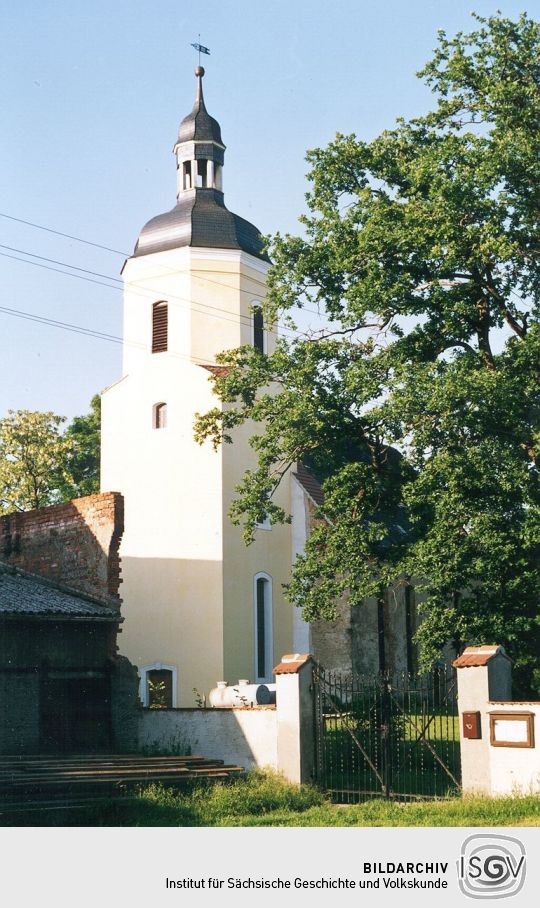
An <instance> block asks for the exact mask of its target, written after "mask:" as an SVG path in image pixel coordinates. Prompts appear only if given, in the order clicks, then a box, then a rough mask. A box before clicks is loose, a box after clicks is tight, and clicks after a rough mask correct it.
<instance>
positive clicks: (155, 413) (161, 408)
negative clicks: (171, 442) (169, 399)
mask: <svg viewBox="0 0 540 908" xmlns="http://www.w3.org/2000/svg"><path fill="white" fill-rule="evenodd" d="M152 428H153V429H166V428H167V404H166V403H160V404H154V406H153V407H152Z"/></svg>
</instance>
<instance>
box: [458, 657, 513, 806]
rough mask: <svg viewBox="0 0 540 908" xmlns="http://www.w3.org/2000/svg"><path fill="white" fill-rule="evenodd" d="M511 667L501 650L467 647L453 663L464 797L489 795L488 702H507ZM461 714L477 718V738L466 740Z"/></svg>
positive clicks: (509, 695) (509, 694) (509, 693)
mask: <svg viewBox="0 0 540 908" xmlns="http://www.w3.org/2000/svg"><path fill="white" fill-rule="evenodd" d="M511 665H512V663H511V661H510V659H509V658H508V656H507V655H506V653H505V651H504V648H503V647H502V646H468V647H467V648H466V649H465V650H464V652H463V654H462V655H461V656H460V657H459V659H456V660H455V662H454V667H455V668H456V669H457V681H458V708H459V723H460V725H459V734H460V747H461V778H462V787H463V793H464V794H475V793H477V794H490V793H491V768H490V751H489V747H490V744H489V715H488V712H489V702H490V700H509V699H510V697H511ZM464 713H479V714H480V732H479V733H480V737H477V738H466V737H465V728H464V719H463V714H464Z"/></svg>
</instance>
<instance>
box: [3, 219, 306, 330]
mask: <svg viewBox="0 0 540 908" xmlns="http://www.w3.org/2000/svg"><path fill="white" fill-rule="evenodd" d="M0 217H3V218H8V219H9V220H11V221H17V222H18V223H19V224H26V225H27V226H28V227H34V228H36V229H37V230H45V231H47V233H54V234H56V235H57V236H62V237H66V238H67V239H70V240H76V241H77V242H78V243H84V244H85V245H87V246H94V247H95V248H96V249H104V250H105V251H106V252H114V253H115V254H116V255H122V256H124V257H125V258H131V255H132V254H131V253H130V252H122V251H120V250H119V249H112V248H111V247H110V246H102V245H101V244H100V243H94V242H92V241H91V240H83V239H82V238H81V237H78V236H72V235H71V234H69V233H62V231H61V230H55V229H54V228H53V227H45V226H43V225H42V224H35V223H33V222H32V221H25V220H23V219H22V218H16V217H14V216H13V215H11V214H5V213H4V212H2V211H0ZM4 248H6V249H8V248H9V247H8V246H6V247H4ZM25 254H27V255H33V253H31V252H29V253H25ZM66 267H67V268H75V267H76V266H75V265H66ZM159 267H160V268H164V267H166V266H164V265H160V266H159ZM78 270H84V269H78ZM167 271H170V272H173V273H174V269H172V268H167ZM104 276H105V277H106V278H107V279H108V280H111V281H116V280H119V279H118V278H115V277H110V276H109V275H104ZM205 280H207V281H208V282H209V283H214V284H218V282H217V281H212V280H211V278H205ZM218 286H219V284H218ZM241 292H243V293H248V292H249V291H247V290H244V291H241ZM298 308H299V309H302V310H303V311H304V312H309V313H310V314H311V315H317V316H319V317H320V312H317V310H316V309H309V308H308V307H307V306H298Z"/></svg>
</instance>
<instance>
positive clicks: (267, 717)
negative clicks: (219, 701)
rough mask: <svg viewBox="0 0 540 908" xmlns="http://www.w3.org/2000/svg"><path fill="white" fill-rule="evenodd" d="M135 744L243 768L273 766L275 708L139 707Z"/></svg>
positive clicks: (274, 766)
mask: <svg viewBox="0 0 540 908" xmlns="http://www.w3.org/2000/svg"><path fill="white" fill-rule="evenodd" d="M139 747H141V748H147V749H149V750H164V751H172V752H173V753H174V752H176V753H187V752H189V753H191V754H193V755H200V756H204V757H208V758H210V759H217V760H224V761H225V763H232V764H235V765H237V766H242V767H244V768H245V769H254V768H257V767H260V768H262V767H270V768H272V769H277V768H278V758H277V711H276V709H275V708H274V707H271V706H261V707H256V708H254V709H245V708H238V709H235V708H230V709H227V708H225V709H166V710H165V709H143V710H142V711H141V714H140V718H139Z"/></svg>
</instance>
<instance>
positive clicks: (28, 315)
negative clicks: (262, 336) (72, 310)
mask: <svg viewBox="0 0 540 908" xmlns="http://www.w3.org/2000/svg"><path fill="white" fill-rule="evenodd" d="M0 312H4V313H5V314H6V315H12V316H14V317H15V318H20V319H23V320H25V321H31V322H37V324H40V325H47V326H49V327H51V328H60V329H62V330H63V331H71V332H72V333H73V334H82V335H83V336H86V337H94V338H96V339H97V340H106V341H111V342H112V343H115V344H124V345H126V346H127V347H136V348H138V349H139V350H149V345H148V344H142V343H138V342H137V341H127V340H124V339H123V338H121V337H119V336H118V335H116V334H107V333H106V332H104V331H97V330H96V329H95V328H85V327H84V326H83V325H74V324H72V323H70V322H62V321H59V320H57V319H54V318H48V317H47V316H43V315H35V314H34V313H32V312H25V311H23V310H22V309H12V308H10V307H8V306H0ZM167 352H168V353H169V354H170V355H171V356H174V357H175V358H179V359H185V360H189V362H192V363H195V364H196V365H199V366H200V365H207V366H210V365H214V363H213V362H212V361H211V360H204V359H202V357H201V358H199V359H197V358H195V357H193V356H189V355H188V354H187V353H179V352H176V351H174V350H169V351H167Z"/></svg>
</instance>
